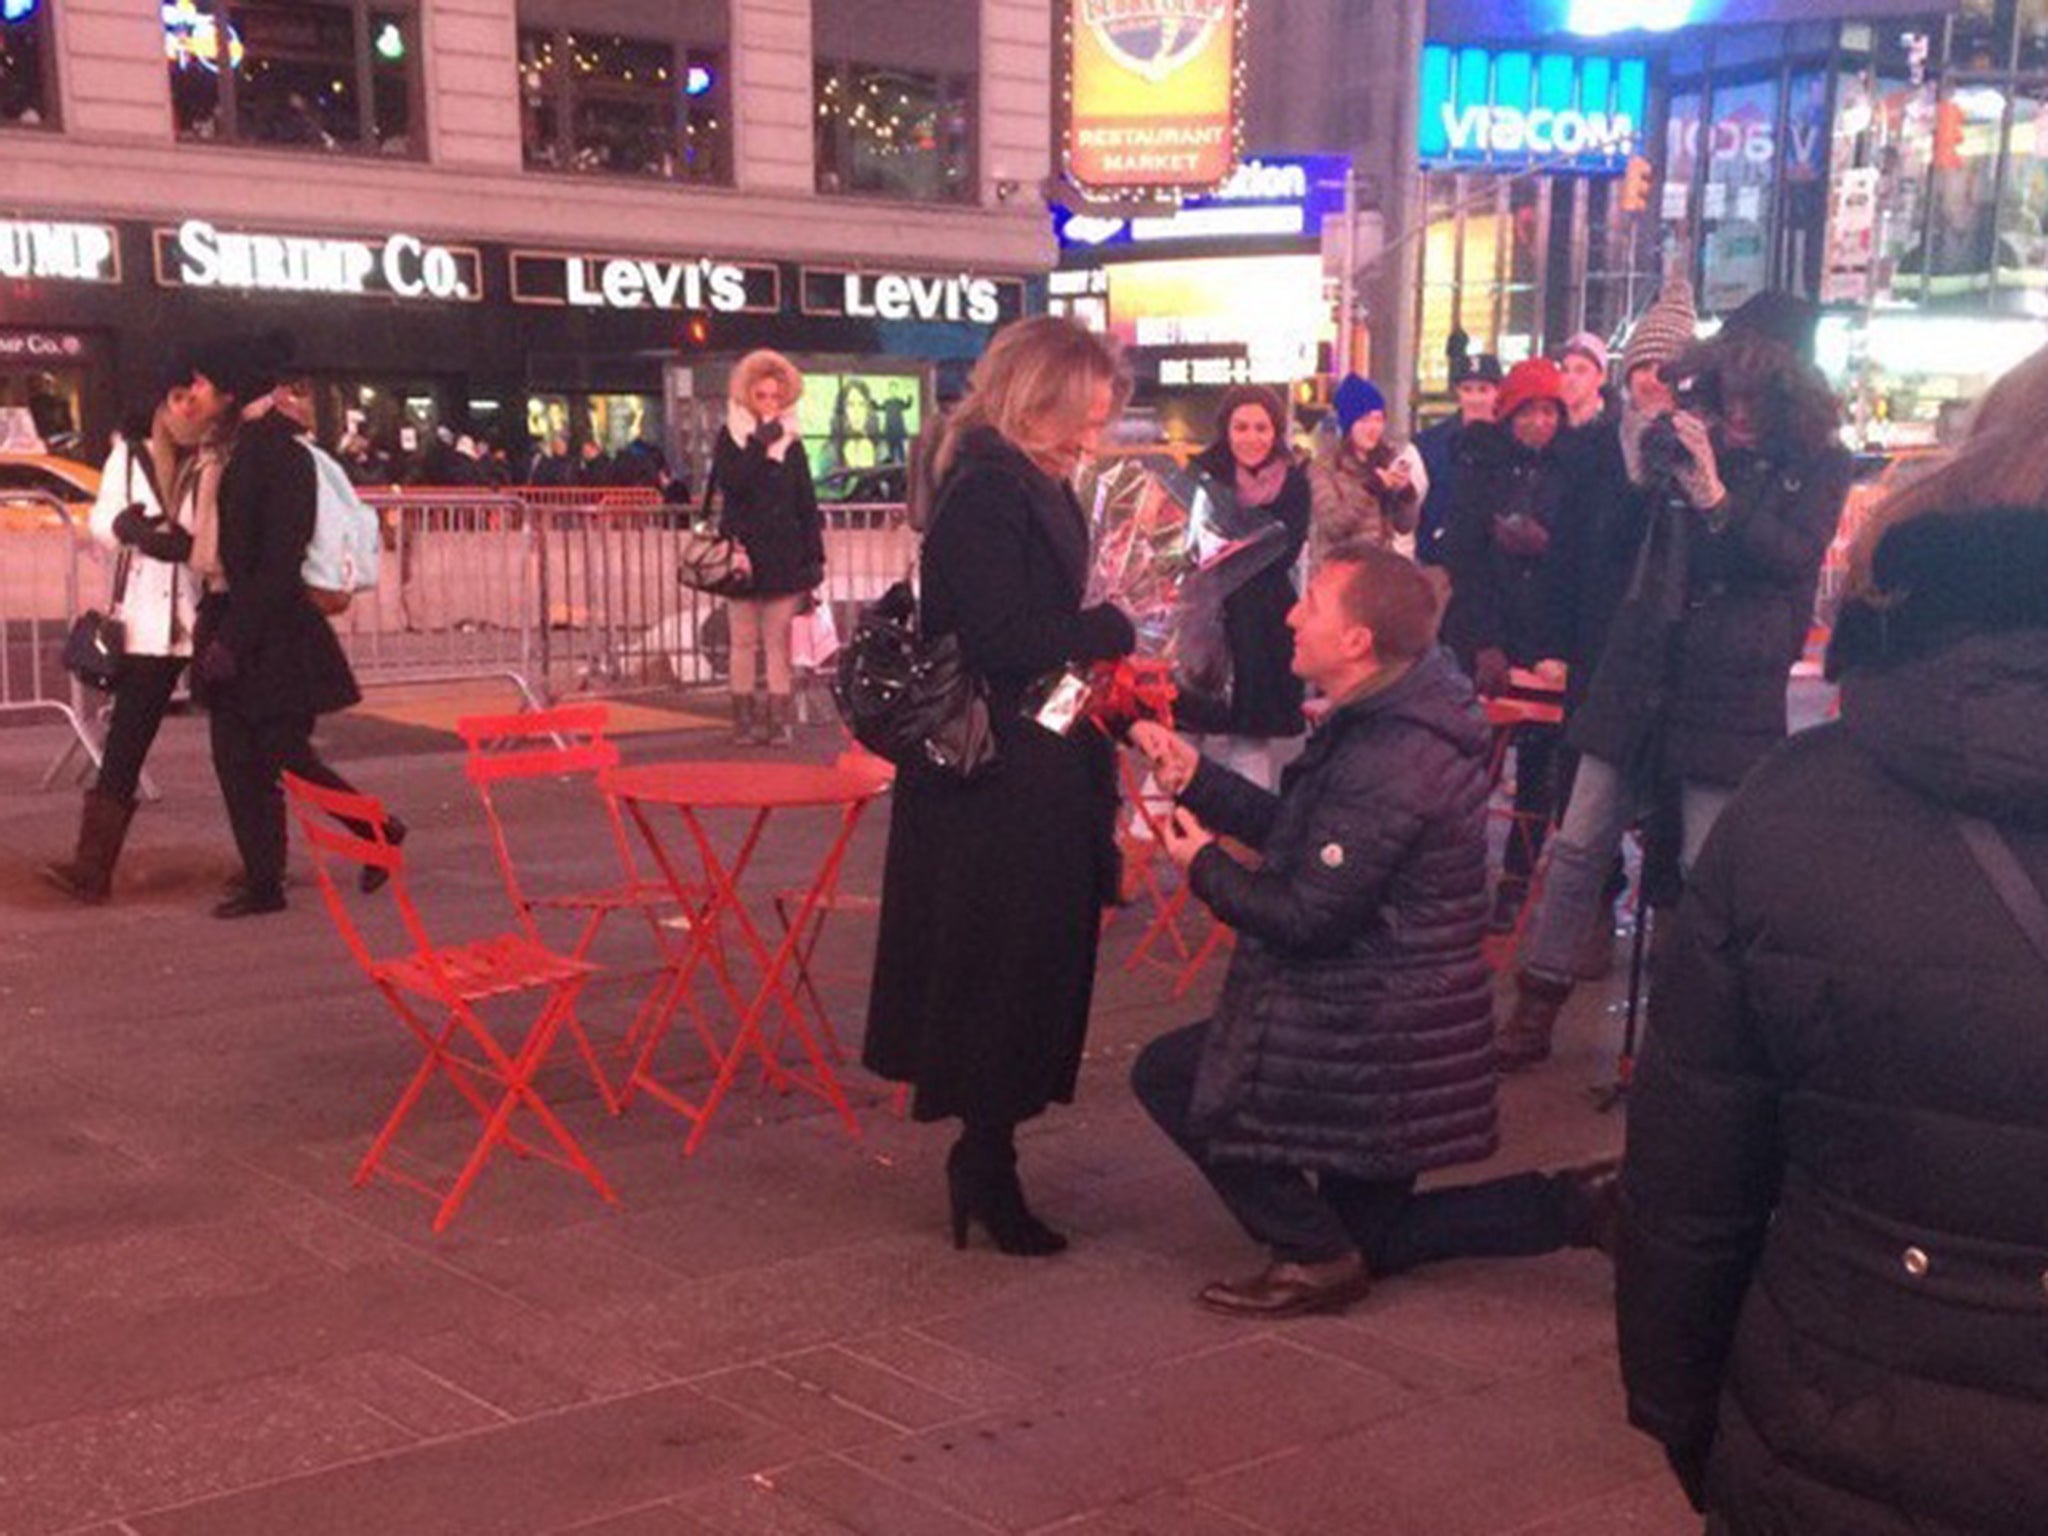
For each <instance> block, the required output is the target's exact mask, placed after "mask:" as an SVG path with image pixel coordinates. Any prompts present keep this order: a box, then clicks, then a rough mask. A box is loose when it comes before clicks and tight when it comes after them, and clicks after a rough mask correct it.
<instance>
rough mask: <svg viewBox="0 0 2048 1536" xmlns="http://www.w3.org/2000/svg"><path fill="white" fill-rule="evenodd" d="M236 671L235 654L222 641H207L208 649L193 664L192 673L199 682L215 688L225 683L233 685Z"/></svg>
mask: <svg viewBox="0 0 2048 1536" xmlns="http://www.w3.org/2000/svg"><path fill="white" fill-rule="evenodd" d="M236 670H237V669H236V665H235V653H234V652H233V651H231V650H229V649H228V648H227V645H226V643H225V642H223V641H220V640H209V641H207V642H206V648H205V649H204V650H202V651H201V652H200V653H199V656H198V659H197V660H195V661H194V662H193V663H192V671H193V673H194V674H195V675H196V676H197V677H198V678H199V680H200V681H201V682H202V683H211V684H213V685H214V686H215V687H219V686H220V685H221V684H223V683H232V682H233V681H234V680H235V672H236Z"/></svg>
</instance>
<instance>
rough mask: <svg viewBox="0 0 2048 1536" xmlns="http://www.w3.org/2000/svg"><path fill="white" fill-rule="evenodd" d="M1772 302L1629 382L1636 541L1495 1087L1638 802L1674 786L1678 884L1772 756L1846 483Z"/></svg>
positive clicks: (1834, 426)
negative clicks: (1638, 514) (1656, 381)
mask: <svg viewBox="0 0 2048 1536" xmlns="http://www.w3.org/2000/svg"><path fill="white" fill-rule="evenodd" d="M1770 297H1771V298H1772V300H1773V302H1772V303H1770V304H1762V303H1758V304H1754V305H1752V306H1745V307H1744V309H1743V310H1738V311H1737V312H1736V313H1735V314H1734V315H1732V316H1730V317H1729V319H1728V321H1727V323H1726V324H1725V325H1724V326H1723V328H1722V331H1721V333H1720V334H1719V335H1717V336H1716V337H1714V338H1713V339H1712V340H1711V341H1708V342H1705V343H1700V344H1695V345H1692V346H1690V347H1688V348H1687V349H1686V350H1685V351H1684V353H1683V354H1682V355H1680V356H1678V357H1677V358H1676V359H1674V360H1673V361H1672V362H1671V363H1669V364H1667V365H1665V366H1664V367H1663V368H1662V369H1661V370H1660V371H1661V373H1662V376H1663V379H1664V381H1665V382H1667V383H1669V384H1672V385H1673V386H1674V389H1673V391H1672V392H1671V399H1670V402H1669V404H1668V405H1666V404H1665V401H1664V398H1663V394H1662V393H1660V392H1659V391H1658V390H1657V388H1656V387H1655V386H1654V385H1653V384H1652V383H1651V382H1650V381H1649V380H1647V379H1642V378H1639V377H1637V375H1638V374H1639V373H1640V372H1641V365H1642V359H1641V356H1640V354H1635V355H1634V362H1633V364H1632V365H1631V366H1630V368H1629V373H1630V376H1631V378H1630V390H1629V395H1630V398H1629V402H1628V407H1627V414H1626V415H1625V418H1624V420H1623V423H1622V429H1621V448H1622V453H1623V462H1624V465H1625V468H1626V473H1627V476H1628V480H1629V482H1630V484H1631V485H1633V486H1635V487H1638V488H1639V489H1640V491H1641V493H1642V496H1643V507H1644V509H1645V511H1646V517H1645V523H1644V531H1643V533H1642V536H1641V539H1640V541H1639V543H1638V545H1637V547H1636V550H1635V553H1634V558H1633V562H1632V564H1631V566H1630V570H1629V577H1628V584H1627V587H1626V589H1625V592H1624V595H1623V597H1622V599H1621V602H1620V604H1619V606H1618V607H1617V609H1616V610H1615V614H1614V618H1613V620H1612V623H1611V625H1610V627H1609V630H1608V634H1607V636H1606V642H1605V646H1604V649H1603V650H1602V652H1601V654H1600V657H1599V660H1598V663H1597V665H1596V666H1595V667H1594V670H1593V676H1592V680H1591V683H1590V685H1589V687H1588V690H1587V693H1586V697H1585V701H1584V703H1583V705H1582V706H1581V707H1580V708H1579V709H1578V710H1577V712H1576V713H1575V714H1574V715H1573V717H1572V721H1571V724H1570V727H1569V733H1570V740H1571V743H1572V745H1573V746H1574V747H1576V748H1577V749H1578V751H1579V752H1580V754H1581V756H1580V761H1579V765H1578V770H1577V774H1576V776H1575V778H1574V781H1573V785H1572V794H1571V800H1570V803H1569V804H1568V805H1567V807H1566V809H1565V814H1564V818H1563V821H1562V823H1561V825H1560V826H1559V828H1558V830H1557V833H1556V835H1555V836H1554V837H1553V838H1552V839H1551V845H1550V863H1549V866H1548V872H1547V876H1546V879H1545V882H1544V886H1543V896H1542V900H1541V903H1540V904H1539V906H1538V908H1537V910H1536V912H1535V913H1534V915H1533V916H1532V918H1531V920H1530V922H1529V924H1528V926H1527V928H1526V929H1525V931H1524V934H1523V944H1522V953H1521V959H1520V968H1519V972H1518V974H1517V977H1516V1000H1515V1005H1514V1008H1513V1011H1512V1012H1511V1013H1510V1015H1509V1017H1508V1019H1507V1021H1506V1023H1505V1024H1504V1026H1503V1027H1502V1030H1501V1033H1500V1038H1499V1042H1498V1047H1499V1056H1500V1060H1501V1064H1502V1065H1503V1066H1504V1067H1508V1068H1515V1067H1525V1066H1531V1065H1534V1064H1535V1063H1537V1062H1540V1061H1544V1060H1546V1059H1548V1057H1549V1055H1550V1049H1551V1036H1552V1032H1553V1030H1554V1028H1555V1026H1556V1023H1557V1018H1558V1015H1559V1014H1560V1013H1561V1012H1562V1011H1563V1008H1564V1005H1565V1003H1566V1001H1567V1000H1568V999H1569V998H1570V996H1571V993H1572V988H1573V984H1574V973H1575V966H1574V956H1575V954H1576V953H1577V952H1578V951H1579V950H1580V948H1581V947H1582V945H1583V942H1584V935H1585V931H1586V929H1587V926H1588V924H1589V923H1590V922H1591V921H1592V919H1593V917H1594V914H1595V913H1596V912H1597V911H1598V909H1599V904H1600V899H1601V892H1602V888H1603V887H1604V886H1605V884H1606V881H1607V877H1608V870H1609V866H1610V865H1611V863H1612V861H1613V859H1614V856H1615V854H1616V852H1617V851H1618V850H1619V848H1620V846H1621V838H1622V834H1623V833H1624V832H1625V831H1626V830H1627V829H1628V827H1629V826H1630V824H1631V823H1632V822H1633V821H1635V819H1636V817H1637V815H1638V812H1639V810H1640V809H1641V808H1642V806H1643V805H1644V804H1645V802H1647V801H1648V800H1649V799H1651V798H1652V797H1653V795H1654V794H1656V793H1657V792H1658V791H1659V790H1660V788H1661V787H1663V786H1667V785H1669V786H1675V789H1676V794H1677V798H1678V803H1679V814H1680V820H1681V825H1682V832H1681V850H1680V867H1681V869H1690V868H1691V866H1692V864H1693V861H1694V860H1695V859H1696V858H1697V857H1698V855H1699V851H1700V846H1701V844H1702V843H1703V842H1704V841H1705V840H1706V836H1707V833H1708V830H1709V829H1710V828H1711V827H1712V826H1713V823H1714V820H1715V818H1716V817H1717V816H1718V815H1719V814H1720V812H1721V809H1722V807H1723V806H1725V805H1726V804H1727V803H1728V800H1729V798H1730V797H1731V796H1732V795H1733V793H1734V791H1735V786H1736V785H1738V784H1739V783H1741V781H1742V778H1743V776H1744V775H1745V774H1746V773H1748V772H1749V770H1750V769H1751V768H1753V767H1754V766H1755V765H1756V764H1757V763H1758V762H1759V761H1760V760H1761V759H1762V758H1763V757H1764V756H1765V754H1767V753H1768V752H1769V751H1770V750H1771V748H1772V747H1774V746H1776V745H1777V744H1778V743H1779V742H1780V741H1782V740H1784V738H1785V735H1786V718H1785V687H1786V680H1787V677H1788V676H1789V674H1790V671H1791V668H1792V664H1793V663H1794V662H1795V661H1797V660H1798V659H1799V656H1800V654H1801V652H1802V651H1803V650H1804V648H1805V643H1806V632H1807V628H1808V625H1809V623H1810V621H1811V618H1812V614H1813V599H1814V591H1815V588H1816V586H1817V585H1818V583H1819V580H1820V567H1821V561H1822V558H1823V557H1824V556H1825V554H1826V552H1827V546H1828V542H1829V540H1830V539H1831V538H1832V537H1833V536H1834V532H1835V528H1836V525H1837V523H1838V522H1839V520H1840V517H1841V511H1842V503H1843V500H1844V499H1845V497H1846V496H1847V494H1848V488H1849V475H1850V465H1849V455H1848V453H1847V452H1846V450H1844V449H1843V447H1842V445H1841V443H1840V441H1839V438H1838V435H1837V434H1838V428H1839V425H1840V406H1839V405H1838V403H1837V402H1836V400H1835V397H1834V395H1833V393H1832V391H1830V389H1829V388H1828V384H1827V381H1826V380H1825V379H1824V378H1823V377H1822V376H1821V374H1820V372H1819V371H1818V370H1817V369H1816V368H1814V366H1813V365H1812V363H1810V362H1809V361H1807V360H1806V359H1805V358H1804V357H1802V356H1801V355H1800V353H1799V352H1798V351H1797V350H1796V349H1795V345H1794V344H1793V342H1792V340H1791V336H1792V335H1793V334H1796V333H1797V331H1798V330H1799V327H1798V325H1797V324H1796V323H1794V324H1793V325H1791V326H1790V327H1788V326H1787V325H1785V324H1784V323H1782V322H1783V320H1784V317H1785V316H1787V314H1788V313H1789V312H1790V309H1791V305H1790V304H1789V303H1788V301H1787V300H1786V298H1785V296H1782V295H1773V296H1770ZM1681 298H1682V300H1683V301H1684V302H1685V304H1686V308H1687V309H1688V311H1689V298H1690V295H1689V292H1688V293H1685V294H1683V295H1682V296H1681V295H1680V294H1679V293H1676V292H1668V293H1666V294H1664V295H1660V297H1659V299H1658V303H1657V305H1656V306H1653V308H1652V311H1651V315H1650V316H1646V317H1645V321H1644V324H1646V325H1647V324H1650V323H1651V316H1655V317H1656V321H1655V323H1656V326H1657V327H1658V330H1659V331H1660V332H1661V331H1663V330H1665V329H1667V328H1668V329H1674V330H1675V329H1676V326H1675V325H1674V319H1675V318H1676V317H1675V316H1674V314H1673V313H1672V311H1673V310H1674V309H1676V308H1677V306H1678V305H1679V303H1680V302H1681ZM1792 318H1793V320H1794V321H1795V322H1796V320H1797V317H1796V315H1795V316H1793V317H1792ZM1686 328H1687V329H1688V330H1689V328H1690V327H1689V325H1688V326H1687V327H1686Z"/></svg>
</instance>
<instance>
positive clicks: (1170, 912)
mask: <svg viewBox="0 0 2048 1536" xmlns="http://www.w3.org/2000/svg"><path fill="white" fill-rule="evenodd" d="M1117 774H1118V777H1119V778H1120V779H1121V780H1122V781H1123V790H1124V799H1125V801H1126V802H1127V803H1128V805H1129V807H1130V816H1129V820H1128V821H1126V822H1125V823H1124V825H1125V826H1126V827H1127V828H1129V829H1130V830H1129V831H1128V832H1126V833H1124V834H1122V835H1120V836H1119V837H1118V839H1117V846H1118V847H1119V849H1121V850H1122V852H1123V856H1124V888H1125V889H1124V896H1125V899H1126V901H1127V902H1128V903H1129V904H1131V905H1133V906H1135V905H1136V904H1137V902H1138V899H1139V898H1140V897H1142V898H1144V899H1145V901H1146V902H1148V903H1149V904H1150V906H1151V909H1152V916H1151V919H1150V921H1148V922H1147V923H1146V925H1145V931H1144V932H1143V933H1142V934H1140V935H1139V936H1138V942H1137V944H1136V946H1135V947H1133V949H1132V950H1131V952H1130V954H1129V955H1128V956H1127V957H1125V960H1124V969H1125V970H1127V971H1135V970H1136V969H1137V968H1138V967H1139V966H1141V965H1155V966H1160V967H1162V968H1164V969H1166V970H1170V971H1174V972H1176V973H1177V972H1178V971H1179V970H1180V969H1181V968H1182V967H1183V966H1185V965H1186V964H1187V963H1188V962H1189V961H1190V960H1192V959H1193V958H1194V955H1195V947H1194V946H1193V945H1192V944H1190V943H1189V942H1188V938H1187V934H1186V933H1185V932H1184V931H1183V930H1182V928H1181V917H1182V914H1183V913H1184V912H1185V910H1186V908H1187V904H1188V887H1187V882H1186V881H1185V880H1179V881H1176V882H1175V884H1174V886H1173V888H1172V889H1171V890H1168V889H1167V886H1166V882H1165V881H1164V880H1163V879H1162V878H1161V875H1162V872H1163V867H1170V864H1171V861H1170V860H1168V859H1167V858H1166V841H1165V836H1164V831H1163V829H1164V827H1165V823H1166V818H1167V817H1168V816H1170V815H1172V814H1173V798H1172V796H1170V795H1163V794H1157V793H1154V794H1147V793H1146V792H1145V788H1144V785H1143V783H1142V781H1141V780H1140V779H1139V777H1138V773H1137V770H1135V769H1133V768H1132V766H1131V757H1130V754H1129V753H1118V754H1117ZM1140 829H1142V835H1140ZM1162 943H1163V944H1165V945H1166V946H1168V947H1169V948H1171V950H1172V952H1173V953H1172V958H1171V959H1168V958H1166V957H1165V956H1163V955H1159V954H1155V953H1154V951H1155V950H1157V949H1158V948H1159V946H1160V945H1161V944H1162Z"/></svg>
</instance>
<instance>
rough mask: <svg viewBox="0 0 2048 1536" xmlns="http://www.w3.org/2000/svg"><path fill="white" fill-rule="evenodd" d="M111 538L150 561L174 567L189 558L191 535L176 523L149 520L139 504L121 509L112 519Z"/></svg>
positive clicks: (190, 553)
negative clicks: (169, 563)
mask: <svg viewBox="0 0 2048 1536" xmlns="http://www.w3.org/2000/svg"><path fill="white" fill-rule="evenodd" d="M114 537H115V538H116V539H118V540H120V541H121V542H122V543H123V544H127V545H131V546H133V547H134V548H136V549H139V550H141V551H142V553H143V554H145V555H147V556H149V558H150V559H152V560H168V561H170V562H171V563H172V564H174V565H175V564H179V563H182V562H183V561H186V560H189V559H191V558H192V535H191V534H189V533H187V532H186V531H185V530H184V529H183V528H180V527H179V526H178V525H177V524H176V523H173V522H169V521H167V520H165V519H161V518H154V517H151V516H150V515H149V514H148V513H146V512H144V511H143V510H142V504H141V503H140V502H136V503H134V504H133V505H131V506H127V507H123V508H122V509H121V512H120V515H119V516H117V517H116V518H115V519H114Z"/></svg>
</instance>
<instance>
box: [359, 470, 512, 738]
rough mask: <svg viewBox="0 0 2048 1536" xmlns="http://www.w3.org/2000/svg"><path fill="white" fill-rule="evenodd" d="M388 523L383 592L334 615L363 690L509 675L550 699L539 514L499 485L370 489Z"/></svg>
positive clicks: (365, 595)
mask: <svg viewBox="0 0 2048 1536" xmlns="http://www.w3.org/2000/svg"><path fill="white" fill-rule="evenodd" d="M363 500H364V501H365V502H366V503H367V504H368V505H369V506H370V507H371V508H373V509H374V510H375V511H376V512H377V515H378V518H379V520H380V521H381V522H382V523H383V527H384V555H383V560H382V562H381V563H380V566H379V569H378V572H377V588H376V590H375V591H373V592H358V593H357V594H356V596H355V600H354V601H353V602H351V603H350V604H349V606H348V610H347V612H345V613H343V614H342V615H340V616H339V617H338V618H336V619H335V621H334V625H335V629H336V631H337V633H339V635H340V636H341V641H342V646H343V648H344V649H345V650H346V651H347V652H348V659H349V665H350V666H351V667H352V668H354V670H355V674H356V680H357V682H359V683H360V684H362V686H364V687H366V688H374V687H379V686H385V685H402V684H416V683H439V682H460V681H464V680H468V679H472V678H482V677H501V678H504V679H505V680H506V681H508V682H510V683H511V684H512V685H513V686H514V687H516V688H517V689H518V690H519V694H520V697H521V698H522V699H524V700H525V701H526V703H527V704H528V705H529V706H531V707H533V708H536V709H538V708H540V707H542V706H543V705H544V704H545V703H546V701H547V674H546V657H545V647H544V646H543V645H542V644H541V643H540V638H539V637H540V633H541V617H542V615H543V614H544V613H545V612H546V580H545V574H544V572H543V571H542V569H541V562H540V553H539V545H540V536H539V527H538V520H537V514H535V513H534V512H532V511H531V510H530V509H529V508H528V507H527V505H526V503H525V502H524V501H522V500H521V499H520V498H519V497H517V496H510V495H504V494H501V493H497V492H491V491H410V492H364V493H363Z"/></svg>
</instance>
